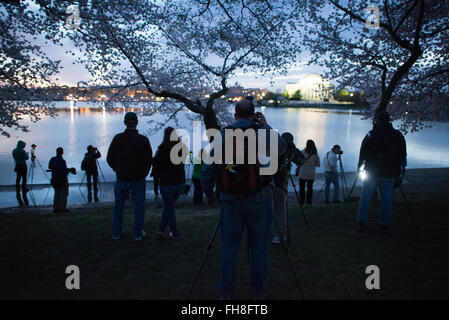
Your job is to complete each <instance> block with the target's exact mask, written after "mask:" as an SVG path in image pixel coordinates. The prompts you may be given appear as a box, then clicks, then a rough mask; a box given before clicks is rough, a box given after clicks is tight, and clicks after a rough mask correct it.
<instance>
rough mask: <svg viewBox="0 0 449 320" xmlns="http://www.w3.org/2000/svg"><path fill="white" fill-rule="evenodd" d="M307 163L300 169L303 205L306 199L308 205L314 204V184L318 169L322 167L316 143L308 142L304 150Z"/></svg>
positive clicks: (300, 192) (300, 188)
mask: <svg viewBox="0 0 449 320" xmlns="http://www.w3.org/2000/svg"><path fill="white" fill-rule="evenodd" d="M302 153H303V155H304V158H305V161H304V163H303V164H302V165H301V167H300V169H299V197H300V200H301V204H303V203H304V200H305V199H306V201H307V204H311V203H312V195H313V182H314V181H315V175H316V172H315V171H316V168H317V167H319V166H320V157H319V156H318V153H317V150H316V146H315V142H314V141H313V140H307V143H306V148H305V149H304V150H302ZM306 186H307V198H306Z"/></svg>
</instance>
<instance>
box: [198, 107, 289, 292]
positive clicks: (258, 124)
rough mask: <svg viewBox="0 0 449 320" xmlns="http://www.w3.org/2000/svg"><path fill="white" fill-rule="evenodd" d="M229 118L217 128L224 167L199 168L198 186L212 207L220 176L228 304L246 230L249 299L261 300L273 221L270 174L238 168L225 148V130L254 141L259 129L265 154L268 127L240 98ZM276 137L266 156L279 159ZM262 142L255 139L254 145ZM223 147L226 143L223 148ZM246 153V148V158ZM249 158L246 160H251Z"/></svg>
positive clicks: (281, 145) (247, 165)
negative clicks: (245, 134)
mask: <svg viewBox="0 0 449 320" xmlns="http://www.w3.org/2000/svg"><path fill="white" fill-rule="evenodd" d="M234 116H235V119H236V122H234V123H233V124H232V125H231V126H229V127H226V128H224V129H223V130H222V140H223V144H224V145H223V146H226V147H224V151H225V152H224V153H223V157H224V159H225V162H224V163H223V164H218V163H214V164H210V165H209V164H208V165H204V168H203V171H202V174H201V185H202V186H203V190H204V191H205V194H206V196H207V198H208V203H210V204H214V203H215V201H216V200H215V193H214V190H213V187H214V185H215V181H216V179H217V177H219V186H218V187H219V189H220V191H221V193H220V200H221V212H220V231H221V261H220V264H221V282H220V284H219V296H220V299H221V300H228V299H230V298H231V296H232V294H233V292H234V289H235V282H236V276H237V272H236V268H237V257H238V252H239V247H240V242H241V239H242V233H243V231H244V230H245V229H246V230H247V231H248V238H249V246H250V254H251V280H250V284H251V291H252V294H253V297H254V299H258V300H260V299H264V298H265V296H266V292H267V278H268V258H269V248H270V240H271V221H272V219H273V188H274V186H273V176H269V175H261V174H259V173H260V170H258V168H259V169H260V168H261V167H260V166H259V167H258V166H257V163H256V164H255V165H254V164H251V162H250V161H249V159H248V161H245V162H244V163H243V164H239V163H237V161H235V162H234V161H231V162H227V161H226V155H225V153H226V149H228V150H232V146H233V141H235V140H236V139H233V138H232V139H228V141H227V140H226V139H225V138H226V134H225V130H231V132H234V134H235V132H236V131H237V132H239V131H240V130H241V131H245V132H247V131H248V132H251V131H249V130H254V131H255V135H256V137H257V136H258V133H257V132H258V131H259V130H265V131H266V133H265V141H264V142H265V143H266V149H265V150H270V142H272V141H270V138H269V137H270V130H271V127H270V126H269V125H268V124H267V121H266V119H265V116H264V115H263V114H262V113H260V112H258V113H255V112H254V104H253V103H252V101H251V100H250V99H244V100H242V101H240V102H238V103H237V104H236V105H235V114H234ZM239 129H240V130H239ZM241 131H240V132H241ZM231 137H232V136H231ZM275 137H276V139H277V142H278V148H277V150H275V151H276V152H275V154H271V157H279V158H281V157H283V156H284V154H285V153H286V152H287V146H286V144H285V142H284V141H283V140H282V139H281V138H280V137H279V135H278V134H277V135H276V136H275ZM264 142H260V141H259V143H264ZM227 143H229V144H230V145H227ZM259 143H256V145H259ZM246 145H247V146H248V145H249V143H246ZM223 146H218V147H223ZM234 146H235V145H234ZM228 147H231V148H230V149H229V148H228ZM239 149H240V148H239ZM244 149H245V148H244ZM248 150H249V148H246V154H247V155H248V157H247V158H249V154H248ZM237 152H238V151H236V152H234V153H233V154H231V156H232V157H236V153H237ZM228 156H229V155H228ZM257 156H258V158H259V159H260V158H262V157H264V156H265V157H267V155H263V154H260V155H257ZM244 157H245V156H244ZM271 157H270V159H271ZM254 160H255V159H251V161H254ZM270 162H271V161H270ZM276 169H277V168H276Z"/></svg>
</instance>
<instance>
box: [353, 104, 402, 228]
mask: <svg viewBox="0 0 449 320" xmlns="http://www.w3.org/2000/svg"><path fill="white" fill-rule="evenodd" d="M406 161H407V151H406V144H405V139H404V136H403V135H402V133H401V132H399V131H398V130H396V129H394V128H393V126H392V125H391V122H390V114H389V113H388V112H386V111H381V112H379V113H378V114H376V115H375V117H374V121H373V130H371V131H370V132H368V134H367V135H366V136H365V138H364V139H363V142H362V146H361V148H360V156H359V164H358V169H359V171H360V169H361V168H362V167H363V170H365V173H366V178H365V180H364V181H363V189H362V195H361V197H360V203H359V209H358V213H357V222H358V228H359V230H360V231H363V230H365V229H366V228H367V224H366V222H367V216H368V207H369V203H370V201H371V197H372V195H373V193H374V192H375V190H376V189H377V188H379V190H380V197H381V199H382V210H381V211H380V215H379V216H380V222H379V223H380V227H381V231H382V232H389V231H390V226H391V214H392V203H393V191H394V186H395V183H396V180H397V178H399V177H400V175H401V167H405V166H406V164H407V162H406Z"/></svg>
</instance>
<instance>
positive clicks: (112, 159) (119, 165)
mask: <svg viewBox="0 0 449 320" xmlns="http://www.w3.org/2000/svg"><path fill="white" fill-rule="evenodd" d="M124 123H125V125H126V130H125V131H124V132H122V133H119V134H117V135H116V136H115V137H114V139H112V142H111V145H110V146H109V150H108V155H107V159H106V160H107V162H108V164H109V166H110V167H111V168H112V170H114V171H115V175H116V177H117V180H116V182H115V186H114V196H115V205H114V219H113V227H112V239H114V240H118V239H120V238H121V237H122V235H123V233H124V230H123V207H124V205H125V200H126V199H127V198H128V197H129V193H131V198H132V200H133V202H134V228H133V234H134V241H140V240H142V238H143V237H144V236H145V231H144V230H143V225H144V222H145V209H144V203H145V187H146V185H145V177H146V176H147V175H148V173H149V172H150V169H151V162H152V150H151V145H150V141H149V140H148V138H147V137H145V136H143V135H141V134H139V133H138V131H137V130H136V128H137V123H138V119H137V115H136V114H135V113H134V112H127V113H126V114H125V121H124Z"/></svg>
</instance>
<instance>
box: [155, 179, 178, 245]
mask: <svg viewBox="0 0 449 320" xmlns="http://www.w3.org/2000/svg"><path fill="white" fill-rule="evenodd" d="M183 190H184V184H177V185H173V186H161V187H160V191H161V197H162V202H163V203H164V209H163V210H162V216H161V222H160V223H159V228H158V231H159V232H164V231H165V229H166V228H167V225H168V226H169V228H170V231H171V232H172V234H173V236H174V237H178V228H177V227H176V215H175V202H176V200H177V199H178V198H179V196H180V195H181V193H182V191H183Z"/></svg>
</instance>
